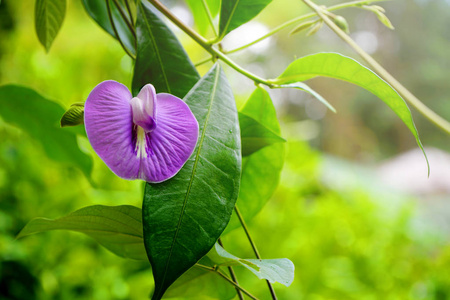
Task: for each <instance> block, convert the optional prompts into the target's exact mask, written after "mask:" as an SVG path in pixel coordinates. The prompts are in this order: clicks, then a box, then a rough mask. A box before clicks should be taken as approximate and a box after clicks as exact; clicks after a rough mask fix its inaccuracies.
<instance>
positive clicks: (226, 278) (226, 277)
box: [195, 264, 258, 300]
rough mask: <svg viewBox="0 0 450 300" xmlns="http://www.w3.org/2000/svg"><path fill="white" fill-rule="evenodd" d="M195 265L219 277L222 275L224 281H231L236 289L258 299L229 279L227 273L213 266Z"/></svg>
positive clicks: (256, 299)
mask: <svg viewBox="0 0 450 300" xmlns="http://www.w3.org/2000/svg"><path fill="white" fill-rule="evenodd" d="M195 266H196V267H198V268H200V269H203V270H206V271H210V272H214V273H216V274H217V275H219V276H220V277H222V278H223V279H225V280H226V281H228V282H229V283H231V284H232V285H233V286H234V287H235V288H236V289H238V290H239V291H241V292H243V293H244V294H246V295H247V296H249V297H250V298H251V299H254V300H258V298H256V297H255V296H253V295H252V294H250V292H248V291H247V290H246V289H244V288H243V287H241V286H240V285H239V284H237V283H235V282H234V281H233V280H231V279H230V278H228V276H227V275H225V274H223V273H222V272H220V271H219V270H217V269H215V268H211V267H208V266H204V265H201V264H195Z"/></svg>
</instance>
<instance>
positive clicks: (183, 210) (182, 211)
mask: <svg viewBox="0 0 450 300" xmlns="http://www.w3.org/2000/svg"><path fill="white" fill-rule="evenodd" d="M218 68H219V67H218V66H217V67H216V69H218ZM219 75H220V72H219V70H217V71H216V75H215V78H214V84H213V89H212V91H211V101H210V104H209V107H208V114H207V115H206V119H205V122H204V125H203V132H202V136H201V137H200V141H199V144H198V150H197V153H196V155H195V161H194V166H193V168H192V173H191V178H190V180H189V186H188V189H187V192H186V196H185V198H184V202H183V208H182V209H181V214H180V219H179V221H178V225H177V229H176V231H175V235H174V238H173V241H172V245H171V246H170V253H169V257H168V259H167V262H166V267H165V270H164V275H163V279H162V282H163V283H164V281H165V280H166V275H167V270H168V268H169V262H170V260H171V258H172V254H173V248H174V246H175V241H176V240H177V237H178V233H179V231H180V227H181V226H180V225H181V221H182V220H183V216H184V212H185V208H186V204H187V200H188V197H189V194H190V191H191V187H192V182H193V180H194V176H195V171H196V169H197V164H198V161H199V157H200V152H201V150H202V146H203V140H204V138H205V135H206V126H207V124H208V121H209V116H210V114H211V108H212V105H213V102H214V98H215V94H216V89H217V83H218V80H219Z"/></svg>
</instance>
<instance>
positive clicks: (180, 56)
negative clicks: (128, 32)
mask: <svg viewBox="0 0 450 300" xmlns="http://www.w3.org/2000/svg"><path fill="white" fill-rule="evenodd" d="M136 30H137V39H138V40H137V56H136V64H135V68H134V75H133V84H132V87H133V94H135V95H136V94H137V93H138V92H139V90H140V89H141V88H142V87H143V86H144V85H145V84H147V83H151V84H153V85H154V86H155V89H156V92H158V93H162V92H167V93H170V94H172V95H175V96H178V97H180V98H182V97H184V96H185V95H186V93H187V92H188V91H189V90H190V89H191V88H192V87H193V86H194V84H195V83H196V82H197V81H198V80H199V79H200V76H199V75H198V73H197V70H196V69H195V67H194V65H193V64H192V62H191V61H190V59H189V57H188V56H187V54H186V52H185V51H184V48H183V47H182V46H181V44H180V42H179V41H178V40H177V38H176V36H175V35H174V34H173V32H172V31H171V30H170V29H169V28H168V27H167V26H166V25H165V24H164V23H163V22H162V21H161V20H160V19H159V18H158V16H157V15H156V14H155V13H153V12H152V8H151V6H150V5H148V4H147V3H146V2H141V4H140V5H139V6H138V20H137V25H136Z"/></svg>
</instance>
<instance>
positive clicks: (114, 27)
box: [105, 0, 136, 60]
mask: <svg viewBox="0 0 450 300" xmlns="http://www.w3.org/2000/svg"><path fill="white" fill-rule="evenodd" d="M109 1H110V0H105V2H106V8H107V10H108V17H109V22H110V23H111V27H112V29H113V31H114V34H115V35H116V37H117V40H118V41H119V43H120V45H121V46H122V48H123V50H124V51H125V52H126V53H127V54H128V56H130V57H131V58H132V59H134V60H136V56H134V55H133V54H132V53H131V52H130V50H128V48H127V47H126V46H125V45H124V44H123V42H122V40H121V39H120V36H119V33H118V32H117V28H116V25H115V24H114V19H113V17H112V13H111V5H110V3H109Z"/></svg>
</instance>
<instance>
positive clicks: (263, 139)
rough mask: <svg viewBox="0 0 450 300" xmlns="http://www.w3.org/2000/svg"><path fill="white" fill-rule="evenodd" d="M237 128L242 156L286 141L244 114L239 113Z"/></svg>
mask: <svg viewBox="0 0 450 300" xmlns="http://www.w3.org/2000/svg"><path fill="white" fill-rule="evenodd" d="M239 127H240V128H241V142H242V156H248V155H250V154H252V153H254V152H256V151H258V150H260V149H262V148H264V147H266V146H269V145H272V144H275V143H281V142H285V141H286V140H285V139H283V138H282V137H280V136H279V135H278V134H276V133H275V132H273V131H271V130H270V129H268V128H267V127H265V126H264V125H263V124H261V123H259V122H258V121H256V120H255V119H253V118H252V117H249V116H247V115H246V114H244V113H239Z"/></svg>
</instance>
